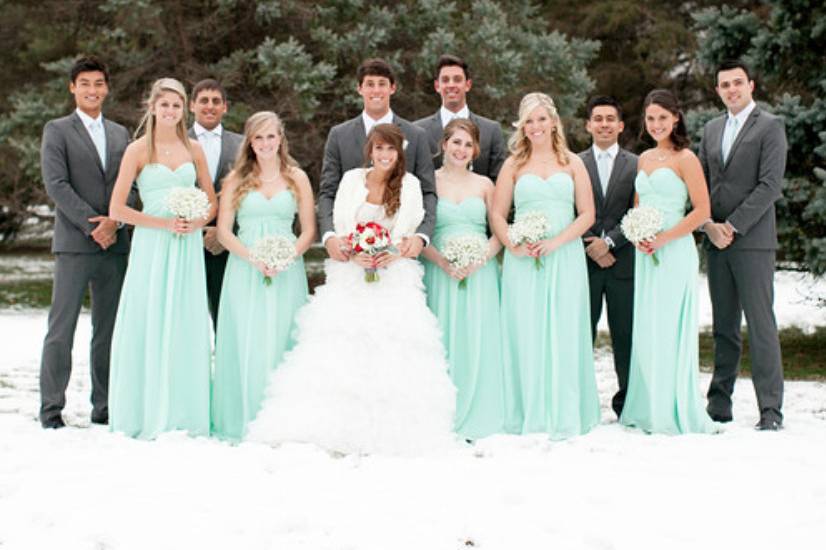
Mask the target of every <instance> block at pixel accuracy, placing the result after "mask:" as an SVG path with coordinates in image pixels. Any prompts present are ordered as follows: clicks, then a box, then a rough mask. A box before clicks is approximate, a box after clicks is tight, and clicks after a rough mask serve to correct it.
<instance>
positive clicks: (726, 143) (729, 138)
mask: <svg viewBox="0 0 826 550" xmlns="http://www.w3.org/2000/svg"><path fill="white" fill-rule="evenodd" d="M738 125H739V122H738V121H737V119H736V118H734V117H729V119H728V122H727V123H726V130H725V131H724V132H723V162H726V161H727V160H728V155H729V153H730V152H731V146H732V145H734V138H735V137H737V126H738Z"/></svg>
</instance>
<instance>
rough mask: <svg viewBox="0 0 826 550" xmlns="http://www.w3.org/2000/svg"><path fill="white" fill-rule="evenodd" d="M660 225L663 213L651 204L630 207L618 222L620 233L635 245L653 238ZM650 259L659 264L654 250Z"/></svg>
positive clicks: (661, 225)
mask: <svg viewBox="0 0 826 550" xmlns="http://www.w3.org/2000/svg"><path fill="white" fill-rule="evenodd" d="M662 227H663V213H662V212H660V211H659V210H658V209H657V208H654V207H653V206H638V207H636V208H632V209H631V210H629V211H628V213H627V214H625V216H624V217H623V218H622V221H621V222H620V230H621V231H622V234H623V235H625V238H626V239H628V240H629V241H631V242H632V243H634V244H635V245H636V244H639V243H641V242H643V241H648V240H651V239H653V238H654V237H655V236H656V235H657V233H659V232H660V231H661V230H662ZM651 259H652V260H654V265H660V260H658V259H657V253H656V252H655V253H653V254H651Z"/></svg>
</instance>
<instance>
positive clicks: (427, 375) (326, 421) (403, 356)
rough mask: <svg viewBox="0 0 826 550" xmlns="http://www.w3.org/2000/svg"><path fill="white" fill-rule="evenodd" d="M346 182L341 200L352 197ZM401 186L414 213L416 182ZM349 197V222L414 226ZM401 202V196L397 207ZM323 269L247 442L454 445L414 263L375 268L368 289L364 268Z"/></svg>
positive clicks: (344, 447)
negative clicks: (374, 279)
mask: <svg viewBox="0 0 826 550" xmlns="http://www.w3.org/2000/svg"><path fill="white" fill-rule="evenodd" d="M348 174H349V173H348ZM363 176H364V171H362V173H361V174H360V175H359V177H360V178H361V182H360V185H358V186H357V187H360V188H363ZM411 177H412V176H411ZM346 178H347V176H345V180H346ZM345 180H342V184H341V186H340V187H339V194H342V193H348V192H349V191H348V189H347V187H346V186H345ZM407 186H410V187H411V188H412V187H415V190H416V191H417V192H418V197H419V205H420V204H421V193H420V191H418V181H416V180H415V178H413V182H412V183H410V182H409V181H408V178H406V179H405V187H407ZM410 190H411V189H408V191H410ZM354 193H355V199H356V200H354V201H352V207H351V208H352V210H353V216H351V218H352V219H354V220H355V221H361V222H366V221H376V222H378V223H380V224H382V225H383V226H385V227H387V228H388V229H391V228H394V229H398V227H397V224H398V223H406V224H407V225H411V226H412V228H413V230H415V227H416V226H417V225H418V222H416V223H415V224H414V223H413V222H414V221H415V218H416V217H415V216H413V217H412V218H411V219H410V220H408V221H406V222H400V220H399V218H400V217H401V218H405V217H406V215H407V214H408V213H409V209H406V208H400V209H399V212H397V213H396V215H394V216H393V217H392V218H387V217H386V216H385V213H384V208H383V207H381V206H377V205H372V204H370V203H367V202H365V201H364V200H361V201H360V202H359V201H358V197H359V196H360V194H361V192H360V190H356V191H354ZM351 198H353V197H351ZM405 200H406V198H405V193H404V192H403V196H402V201H403V205H404V202H405ZM413 202H415V197H414V199H413ZM345 203H346V201H339V197H338V195H337V197H336V204H335V209H336V210H338V209H344V208H347V206H346V205H345ZM419 208H420V207H419ZM336 214H337V217H338V218H341V216H339V214H341V213H340V212H337V213H336ZM418 219H419V220H420V219H421V214H418ZM343 229H344V228H342V227H339V226H337V227H336V232H337V233H338V234H344V233H345V231H343ZM352 229H354V227H351V228H349V230H347V232H349V231H351V230H352ZM392 232H393V233H396V234H399V232H397V231H392ZM410 233H412V231H411V232H410ZM325 271H326V275H327V281H326V284H324V285H322V286H320V287H318V288H316V291H315V295H314V296H312V297H311V298H310V301H309V302H308V303H307V305H306V306H304V307H303V308H302V309H301V310H300V311H299V312H298V314H297V317H296V332H295V338H296V344H295V347H294V348H293V349H292V350H291V351H290V352H288V353H287V354H286V355H285V357H284V361H283V363H282V364H281V365H280V366H279V367H278V368H277V369H276V370H275V371H274V372H273V374H272V375H271V376H270V381H269V387H268V390H267V398H266V400H265V402H264V405H263V406H262V409H261V412H260V413H259V414H258V417H257V418H256V419H255V420H254V421H253V422H252V423H250V425H249V429H248V434H247V440H248V441H258V442H264V443H267V444H270V445H278V444H281V443H284V442H305V443H313V444H316V445H318V446H320V447H323V448H325V449H328V450H331V451H335V452H340V453H359V454H372V453H380V454H393V455H419V454H423V453H426V452H430V451H433V450H438V449H444V448H448V447H450V446H451V445H453V444H455V436H454V434H453V431H452V430H453V428H452V427H453V415H454V406H455V405H454V404H455V388H454V387H453V385H452V383H451V381H450V378H449V377H448V374H447V369H448V365H447V361H446V359H445V352H444V348H443V347H442V341H441V336H440V332H439V325H438V322H437V320H436V318H435V317H434V316H433V314H432V313H431V312H430V310H429V309H428V307H427V304H426V301H425V294H424V285H423V283H422V274H423V269H422V266H421V265H420V264H419V262H417V261H415V260H409V259H401V260H397V261H395V262H394V263H392V264H390V266H389V267H388V268H386V269H380V270H379V277H380V280H379V281H378V282H374V283H367V282H365V280H364V268H362V267H360V266H358V265H356V264H355V263H353V262H346V263H345V262H338V261H335V260H327V261H326V263H325Z"/></svg>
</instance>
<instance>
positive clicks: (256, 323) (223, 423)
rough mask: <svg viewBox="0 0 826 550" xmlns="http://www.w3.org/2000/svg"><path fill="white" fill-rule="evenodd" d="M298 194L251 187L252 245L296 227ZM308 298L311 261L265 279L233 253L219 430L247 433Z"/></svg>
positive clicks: (247, 239)
mask: <svg viewBox="0 0 826 550" xmlns="http://www.w3.org/2000/svg"><path fill="white" fill-rule="evenodd" d="M296 208H297V205H296V201H295V198H294V197H293V194H292V193H291V192H290V191H281V192H280V193H278V194H276V195H275V196H273V197H272V198H270V199H267V198H266V197H265V196H264V195H262V194H261V193H260V192H259V191H251V192H250V193H248V194H247V195H246V196H245V197H244V199H243V200H242V201H241V205H240V207H239V208H238V213H237V215H236V221H237V223H238V228H239V229H238V238H239V239H240V240H241V242H242V243H244V245H245V246H247V247H251V246H252V245H253V244H255V242H256V241H257V240H258V239H261V238H262V237H267V236H275V235H280V236H284V237H287V238H288V239H290V240H291V241H295V235H293V232H292V225H293V219H294V218H295V214H296ZM306 301H307V276H306V274H305V272H304V260H303V259H302V258H297V259H296V261H295V262H293V264H292V265H291V266H290V267H288V268H287V269H286V270H285V271H282V272H281V273H279V274H278V275H276V276H275V277H273V278H272V283H271V284H270V285H265V284H264V276H263V275H262V274H261V272H259V271H258V270H257V269H255V268H254V267H253V266H252V265H251V264H250V263H249V262H247V261H246V260H243V259H241V258H239V257H238V256H235V255H233V254H230V257H229V260H228V261H227V269H226V272H225V273H224V284H223V287H222V290H221V308H220V310H219V312H218V331H217V338H216V344H215V374H214V377H213V382H212V433H213V434H214V435H216V436H217V437H220V438H223V439H228V440H232V441H238V440H240V439H241V438H242V437H243V436H244V435H245V432H246V427H247V423H249V421H250V420H252V419H253V418H255V416H256V415H257V414H258V410H259V409H260V408H261V402H262V401H263V399H264V396H265V392H266V388H267V380H268V376H269V374H270V373H271V372H272V371H273V370H274V369H275V368H276V367H277V366H278V364H279V363H280V362H281V358H282V356H283V355H284V352H285V351H287V350H288V349H289V348H291V347H292V344H293V340H292V331H293V326H294V323H293V321H294V318H295V313H296V311H298V309H299V308H300V307H301V306H303V305H304V304H305V303H306Z"/></svg>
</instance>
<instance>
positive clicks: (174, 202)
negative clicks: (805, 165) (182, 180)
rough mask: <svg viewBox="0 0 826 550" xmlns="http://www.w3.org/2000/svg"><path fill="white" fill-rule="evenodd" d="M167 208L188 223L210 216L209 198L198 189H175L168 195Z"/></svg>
mask: <svg viewBox="0 0 826 550" xmlns="http://www.w3.org/2000/svg"><path fill="white" fill-rule="evenodd" d="M166 208H167V210H169V211H170V212H171V213H172V215H173V216H175V217H176V218H181V219H183V220H186V221H188V222H191V221H193V220H197V219H202V220H205V219H207V217H208V216H209V197H207V194H206V193H204V192H203V191H201V190H200V189H198V188H197V187H175V188H174V189H172V190H171V191H170V192H169V193H168V194H167V195H166ZM178 237H180V235H178Z"/></svg>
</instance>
